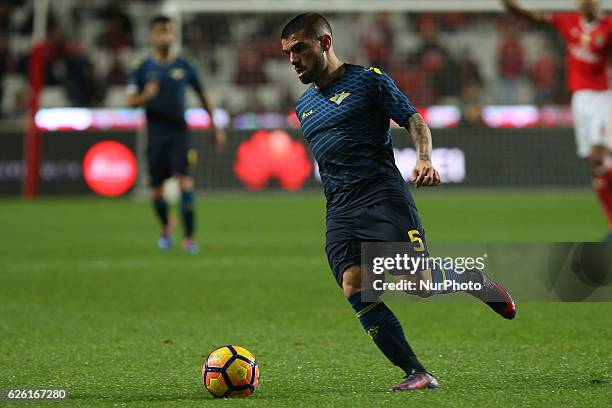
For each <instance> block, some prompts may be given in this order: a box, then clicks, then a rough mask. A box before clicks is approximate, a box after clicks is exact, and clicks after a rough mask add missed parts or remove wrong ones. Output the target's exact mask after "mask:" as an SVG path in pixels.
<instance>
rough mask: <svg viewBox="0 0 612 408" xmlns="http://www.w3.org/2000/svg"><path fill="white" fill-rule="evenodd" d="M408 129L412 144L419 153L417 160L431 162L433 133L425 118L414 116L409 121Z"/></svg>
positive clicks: (416, 114)
mask: <svg viewBox="0 0 612 408" xmlns="http://www.w3.org/2000/svg"><path fill="white" fill-rule="evenodd" d="M406 129H408V133H410V136H411V137H412V142H413V143H414V147H415V148H416V151H417V158H418V159H419V160H426V161H431V149H432V141H431V131H430V130H429V126H427V123H425V120H424V119H423V117H422V116H421V115H420V114H419V113H415V114H414V115H412V116H411V117H410V119H408V125H407V126H406Z"/></svg>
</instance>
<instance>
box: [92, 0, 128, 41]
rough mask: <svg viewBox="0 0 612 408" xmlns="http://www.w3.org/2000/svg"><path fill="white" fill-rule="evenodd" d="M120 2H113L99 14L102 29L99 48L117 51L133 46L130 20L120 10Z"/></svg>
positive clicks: (125, 13)
mask: <svg viewBox="0 0 612 408" xmlns="http://www.w3.org/2000/svg"><path fill="white" fill-rule="evenodd" d="M122 4H124V3H122V2H119V1H114V2H111V3H109V4H108V6H107V7H105V8H103V9H102V11H101V12H100V17H101V18H102V20H104V28H103V29H102V33H100V36H99V37H98V44H99V45H100V46H101V47H104V48H109V49H111V50H117V49H121V48H126V47H133V46H134V29H133V27H132V20H131V19H130V16H129V15H128V14H127V12H125V11H123V9H122Z"/></svg>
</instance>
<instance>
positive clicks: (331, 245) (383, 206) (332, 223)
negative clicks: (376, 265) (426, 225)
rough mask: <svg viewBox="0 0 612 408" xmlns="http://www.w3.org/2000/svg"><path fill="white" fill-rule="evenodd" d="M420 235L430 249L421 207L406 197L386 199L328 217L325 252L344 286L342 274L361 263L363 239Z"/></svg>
mask: <svg viewBox="0 0 612 408" xmlns="http://www.w3.org/2000/svg"><path fill="white" fill-rule="evenodd" d="M415 230H416V231H418V233H415V232H412V233H411V235H413V236H418V237H419V238H420V239H421V240H422V243H423V246H424V247H425V248H424V249H425V252H427V243H426V240H425V231H424V230H423V226H422V225H421V219H420V217H419V214H418V212H417V209H416V208H415V207H414V206H412V205H411V204H409V203H406V202H402V201H399V200H398V201H385V202H381V203H378V204H374V205H372V206H369V207H364V208H358V209H356V210H353V211H349V212H346V213H343V214H339V215H331V216H328V218H327V233H326V243H325V253H326V254H327V260H328V262H329V266H330V268H331V270H332V272H333V274H334V277H335V278H336V282H338V285H340V287H342V275H343V274H344V271H345V270H346V269H347V268H348V267H350V266H352V265H359V264H361V243H362V242H411V238H410V235H409V232H410V231H415Z"/></svg>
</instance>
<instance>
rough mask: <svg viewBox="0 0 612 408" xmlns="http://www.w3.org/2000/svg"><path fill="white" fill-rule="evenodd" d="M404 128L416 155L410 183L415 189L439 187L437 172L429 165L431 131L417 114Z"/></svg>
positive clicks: (439, 181)
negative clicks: (408, 134)
mask: <svg viewBox="0 0 612 408" xmlns="http://www.w3.org/2000/svg"><path fill="white" fill-rule="evenodd" d="M405 127H406V129H407V130H408V133H410V136H411V137H412V142H413V143H414V147H415V149H416V153H417V162H416V165H415V166H414V169H413V170H412V183H414V185H415V186H416V187H417V188H418V187H433V186H437V185H439V184H440V183H441V182H442V180H441V179H440V174H439V173H438V171H437V170H436V169H435V168H434V167H433V165H432V164H431V151H432V141H431V131H430V130H429V126H427V123H425V119H423V117H422V116H421V115H420V114H419V113H415V114H414V115H412V116H411V117H410V119H408V123H407V124H406V126H405Z"/></svg>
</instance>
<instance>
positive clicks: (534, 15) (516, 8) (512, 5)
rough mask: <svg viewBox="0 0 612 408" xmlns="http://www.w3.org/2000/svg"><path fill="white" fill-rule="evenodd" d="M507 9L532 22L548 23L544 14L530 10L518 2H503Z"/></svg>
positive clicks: (511, 0)
mask: <svg viewBox="0 0 612 408" xmlns="http://www.w3.org/2000/svg"><path fill="white" fill-rule="evenodd" d="M502 1H503V3H504V6H506V9H508V10H509V11H510V12H511V13H513V14H516V15H518V16H520V17H523V18H526V19H528V20H531V21H533V22H535V23H546V19H545V18H544V13H542V12H541V11H538V10H529V9H526V8H525V7H523V6H522V5H520V4H519V2H518V0H502Z"/></svg>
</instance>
